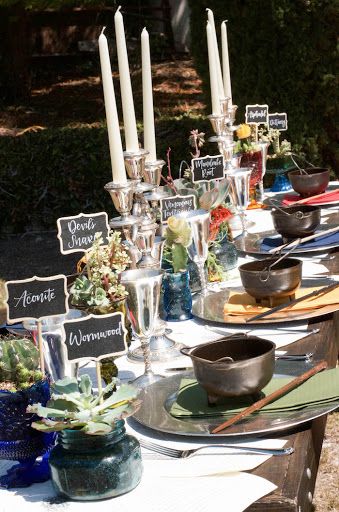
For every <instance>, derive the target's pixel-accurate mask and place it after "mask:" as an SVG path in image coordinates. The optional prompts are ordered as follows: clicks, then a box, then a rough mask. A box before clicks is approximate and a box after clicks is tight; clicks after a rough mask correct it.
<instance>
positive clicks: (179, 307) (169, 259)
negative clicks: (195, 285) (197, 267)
mask: <svg viewBox="0 0 339 512" xmlns="http://www.w3.org/2000/svg"><path fill="white" fill-rule="evenodd" d="M164 237H165V246H164V253H163V266H164V267H165V270H166V273H165V274H164V277H163V309H164V314H165V320H168V321H180V320H188V319H189V318H192V313H191V310H192V294H191V290H190V287H189V272H188V252H187V247H189V246H190V245H191V243H192V235H191V228H190V226H189V224H188V222H187V221H186V220H185V219H178V218H176V217H174V216H173V217H169V218H168V220H167V228H166V231H165V234H164Z"/></svg>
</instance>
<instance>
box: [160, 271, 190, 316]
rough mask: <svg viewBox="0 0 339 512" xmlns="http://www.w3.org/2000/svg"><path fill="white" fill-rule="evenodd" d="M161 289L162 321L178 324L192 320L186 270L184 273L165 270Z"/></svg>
mask: <svg viewBox="0 0 339 512" xmlns="http://www.w3.org/2000/svg"><path fill="white" fill-rule="evenodd" d="M162 287H163V310H164V320H167V321H169V322H179V321H181V320H189V319H190V318H192V294H191V289H190V287H189V273H188V270H185V271H184V272H173V270H172V271H171V270H166V272H165V274H164V276H163V281H162Z"/></svg>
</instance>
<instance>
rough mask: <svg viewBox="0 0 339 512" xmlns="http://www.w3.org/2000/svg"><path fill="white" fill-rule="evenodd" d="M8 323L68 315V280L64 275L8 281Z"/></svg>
mask: <svg viewBox="0 0 339 512" xmlns="http://www.w3.org/2000/svg"><path fill="white" fill-rule="evenodd" d="M6 293H7V305H6V307H7V320H8V323H14V322H18V321H20V320H40V319H41V318H46V317H51V316H58V315H65V314H66V313H68V301H67V299H68V293H67V279H66V277H65V276H63V275H56V276H51V277H36V276H34V277H31V278H30V279H22V280H19V281H7V283H6Z"/></svg>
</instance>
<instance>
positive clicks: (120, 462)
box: [49, 420, 142, 501]
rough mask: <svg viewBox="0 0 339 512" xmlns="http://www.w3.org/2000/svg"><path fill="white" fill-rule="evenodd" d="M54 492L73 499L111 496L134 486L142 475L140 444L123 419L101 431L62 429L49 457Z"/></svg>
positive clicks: (127, 490) (93, 498) (83, 499)
mask: <svg viewBox="0 0 339 512" xmlns="http://www.w3.org/2000/svg"><path fill="white" fill-rule="evenodd" d="M49 464H50V468H51V478H52V482H53V485H54V487H55V489H56V491H57V493H58V494H60V495H61V496H64V497H67V498H71V499H73V500H81V501H91V500H100V499H105V498H113V497H115V496H119V495H120V494H125V493H126V492H129V491H131V490H132V489H134V488H135V487H136V486H137V485H138V483H139V482H140V479H141V475H142V461H141V451H140V445H139V442H138V441H137V439H136V438H135V437H133V436H131V435H129V434H126V430H125V422H124V420H120V421H117V422H116V426H115V429H114V430H113V431H112V432H109V433H108V434H105V435H88V434H86V433H85V432H81V431H80V430H63V431H61V432H60V433H59V436H58V443H57V445H56V446H55V447H54V448H53V450H52V451H51V454H50V458H49Z"/></svg>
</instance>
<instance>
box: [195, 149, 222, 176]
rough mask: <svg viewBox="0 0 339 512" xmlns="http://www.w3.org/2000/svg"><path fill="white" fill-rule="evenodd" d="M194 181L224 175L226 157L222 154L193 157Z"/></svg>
mask: <svg viewBox="0 0 339 512" xmlns="http://www.w3.org/2000/svg"><path fill="white" fill-rule="evenodd" d="M191 163H192V174H193V176H192V181H193V183H196V182H197V181H211V180H218V179H222V178H223V177H224V157H223V156H222V155H215V156H209V155H207V156H204V157H202V158H192V161H191Z"/></svg>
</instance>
